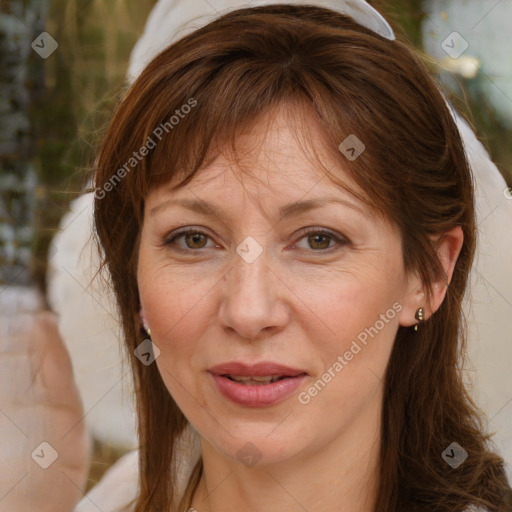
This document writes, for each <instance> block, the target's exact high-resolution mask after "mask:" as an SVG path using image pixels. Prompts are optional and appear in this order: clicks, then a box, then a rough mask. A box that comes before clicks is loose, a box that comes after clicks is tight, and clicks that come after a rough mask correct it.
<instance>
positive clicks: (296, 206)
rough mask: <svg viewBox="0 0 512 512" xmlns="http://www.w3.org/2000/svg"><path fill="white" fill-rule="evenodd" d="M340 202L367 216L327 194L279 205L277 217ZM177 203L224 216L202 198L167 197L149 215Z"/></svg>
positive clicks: (201, 211)
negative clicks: (326, 195)
mask: <svg viewBox="0 0 512 512" xmlns="http://www.w3.org/2000/svg"><path fill="white" fill-rule="evenodd" d="M333 203H335V204H336V203H337V204H342V205H344V206H348V207H350V208H352V209H354V210H357V211H358V212H360V213H362V214H363V215H365V216H368V212H365V211H364V210H363V209H362V208H360V207H359V206H357V205H355V204H354V203H352V202H350V201H346V200H344V199H342V198H340V197H335V196H328V197H318V198H315V199H307V200H304V201H294V202H292V203H288V204H286V205H284V206H281V208H279V214H278V219H279V221H282V220H283V219H286V218H288V217H291V216H293V215H300V214H301V213H305V212H308V211H310V210H315V209H318V208H322V207H324V206H327V205H328V204H333ZM173 205H177V206H182V207H184V208H187V209H188V210H191V211H193V212H196V213H200V214H202V215H205V216H208V217H217V218H219V219H222V218H223V217H224V215H223V212H222V210H220V209H219V208H217V207H216V206H214V205H213V204H212V203H209V202H207V201H203V200H202V199H185V198H183V199H168V200H167V201H164V202H163V203H161V204H159V205H158V206H155V207H154V208H152V209H151V210H150V211H149V214H150V215H154V214H155V213H156V212H158V211H160V210H162V209H164V208H168V207H170V206H173Z"/></svg>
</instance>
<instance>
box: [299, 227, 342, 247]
mask: <svg viewBox="0 0 512 512" xmlns="http://www.w3.org/2000/svg"><path fill="white" fill-rule="evenodd" d="M300 240H307V247H304V246H302V247H301V246H300V245H298V247H299V248H300V249H305V250H311V249H313V252H327V250H328V249H335V248H336V246H338V248H339V247H340V246H344V245H348V244H349V243H350V242H349V241H348V239H346V238H345V237H342V236H339V235H336V234H334V233H331V232H330V231H326V230H325V229H322V230H321V229H313V230H309V231H306V233H304V236H302V237H301V238H300Z"/></svg>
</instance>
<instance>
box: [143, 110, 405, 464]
mask: <svg viewBox="0 0 512 512" xmlns="http://www.w3.org/2000/svg"><path fill="white" fill-rule="evenodd" d="M287 122H288V121H287V118H286V117H285V116H284V115H282V113H278V115H277V117H276V118H275V120H274V123H273V124H272V125H271V127H270V128H269V130H268V132H266V136H265V137H264V139H261V140H262V142H261V141H260V137H261V136H262V135H264V134H265V132H264V128H263V126H262V125H258V126H256V127H254V128H253V129H252V130H251V132H250V133H247V134H244V135H241V136H240V138H239V140H238V142H239V144H244V146H243V147H244V148H245V151H244V152H243V153H242V152H240V154H239V155H238V161H237V163H236V164H234V163H232V162H230V161H229V160H227V159H225V157H223V156H220V157H218V158H217V160H215V161H214V162H213V163H212V164H211V165H209V167H207V168H205V169H203V170H202V171H200V173H199V174H197V175H196V176H195V177H194V179H193V181H192V182H191V183H190V184H189V185H187V186H185V187H182V188H180V189H178V190H176V191H171V190H170V187H168V186H162V187H161V188H158V189H155V190H153V191H151V193H150V194H149V195H148V196H147V199H146V202H145V213H144V225H143V228H142V234H141V241H140V250H139V263H138V284H139V292H140V299H141V304H142V308H143V310H144V313H145V316H146V319H147V323H148V325H149V327H150V328H151V336H152V340H153V342H154V343H155V345H156V346H157V347H158V348H159V349H160V355H159V357H158V358H157V359H156V364H157V365H158V369H159V371H160V374H161V376H162V378H163V381H164V382H165V385H166V386H167V389H168V390H169V392H170V393H171V395H172V396H173V398H174V400H175V401H176V403H177V404H178V406H179V407H180V409H181V410H182V411H183V413H184V414H185V416H186V417H187V419H188V420H189V421H190V422H191V423H192V425H193V426H194V428H195V429H196V430H197V431H198V432H199V434H200V435H201V436H202V438H203V441H204V440H206V441H208V443H209V444H210V445H211V447H213V448H214V449H215V450H216V452H217V453H218V454H221V455H222V456H224V457H226V458H228V459H232V460H240V461H242V462H246V461H247V457H249V459H251V458H252V459H253V460H256V459H258V460H259V462H260V463H269V464H271V463H277V462H283V461H286V460H291V459H292V458H300V457H305V456H308V455H310V454H312V453H314V452H317V451H318V450H322V449H330V448H332V447H335V446H336V445H337V443H342V442H346V440H347V439H351V440H352V441H357V440H358V439H359V440H361V439H362V438H363V437H364V438H366V439H373V440H376V439H377V436H378V430H379V428H380V412H381V404H382V392H383V376H384V372H385V368H386V365H387V363H388V360H389V357H390V352H391V349H392V346H393V342H394V338H395V335H396V332H397V329H398V327H399V324H400V321H401V316H403V315H404V312H403V311H402V308H403V307H405V306H404V304H405V302H406V301H407V297H408V296H409V295H410V293H409V285H408V279H407V275H406V273H405V271H404V266H403V260H402V251H401V239H400V235H399V233H398V231H397V230H396V229H395V228H394V227H393V226H391V225H390V224H388V223H387V222H385V221H384V220H382V219H381V218H380V217H378V216H377V215H376V214H375V213H374V212H372V211H371V209H370V208H369V207H368V206H367V205H365V204H364V203H362V202H360V201H359V200H357V199H356V198H355V197H354V196H352V195H350V194H349V193H348V192H346V191H344V190H343V189H341V188H340V187H339V186H337V185H335V184H333V183H332V182H331V181H329V180H328V178H327V177H326V175H325V174H324V172H323V170H322V168H321V167H320V166H319V165H318V164H315V163H314V162H312V160H311V158H308V157H307V156H306V155H305V154H304V153H303V152H302V150H301V148H300V146H299V145H298V143H297V141H296V139H295V137H294V135H293V127H292V129H290V128H289V126H288V124H287ZM310 130H311V134H312V135H313V136H314V140H315V141H316V147H317V148H320V147H322V139H321V134H320V131H319V128H318V126H316V125H315V124H314V123H313V122H312V124H311V126H310ZM349 164H350V163H349V162H348V161H347V165H349ZM333 165H334V164H333ZM241 168H243V173H242V172H240V170H241ZM247 171H250V173H251V175H250V176H249V174H248V173H247ZM339 173H340V176H341V178H342V179H343V180H344V181H345V183H347V184H348V185H349V186H352V187H354V188H356V187H355V184H354V183H353V182H352V181H351V180H350V179H349V177H348V175H347V174H346V173H345V172H344V171H343V170H342V169H340V170H339ZM311 201H314V202H315V203H314V204H315V205H316V207H314V208H312V207H311V206H312V204H313V203H310V202H311ZM206 203H208V205H209V206H206ZM213 212H216V213H215V214H214V213H213ZM185 229H190V230H191V233H189V234H186V233H185V234H183V231H184V230H185ZM309 231H318V233H316V234H315V233H310V232H309ZM401 311H402V312H401ZM141 341H142V340H141ZM228 363H240V364H241V365H245V367H239V368H236V367H233V366H232V367H224V368H222V367H219V365H224V364H228ZM258 363H264V365H263V366H260V367H259V368H256V369H255V368H251V365H255V364H258ZM265 363H268V364H277V365H283V366H286V367H287V368H288V370H284V369H282V368H272V367H271V366H267V367H265ZM215 367H218V368H215ZM258 370H259V371H258ZM212 372H213V373H212ZM214 374H216V375H214ZM285 374H288V376H287V377H285V378H284V379H282V380H281V381H278V382H276V383H263V384H261V379H260V383H259V384H257V383H255V382H254V381H252V380H249V381H248V380H246V381H245V383H243V382H242V383H241V382H238V383H237V382H235V381H234V380H232V379H231V378H230V377H227V376H222V375H231V376H233V375H234V376H235V380H240V379H239V378H238V377H237V375H238V376H242V377H243V376H245V377H246V378H249V377H251V376H260V377H263V376H265V375H277V376H281V377H282V376H283V375H285ZM263 381H264V379H263ZM343 440H344V441H343ZM248 443H250V444H248Z"/></svg>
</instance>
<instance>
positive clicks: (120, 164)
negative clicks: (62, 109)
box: [95, 5, 511, 512]
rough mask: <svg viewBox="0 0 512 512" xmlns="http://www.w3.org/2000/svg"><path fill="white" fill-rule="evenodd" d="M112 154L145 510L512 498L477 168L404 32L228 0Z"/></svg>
mask: <svg viewBox="0 0 512 512" xmlns="http://www.w3.org/2000/svg"><path fill="white" fill-rule="evenodd" d="M95 178H96V192H95V194H96V202H95V221H96V228H97V233H98V237H99V242H100V243H101V247H102V250H103V251H104V258H105V259H104V261H105V265H106V267H107V268H108V270H109V272H110V274H111V276H112V280H113V285H114V290H115V293H116V296H117V300H118V303H119V306H120V312H121V316H122V322H123V328H124V332H125V337H126V345H127V348H128V351H129V353H130V355H131V362H132V367H133V374H134V378H135V387H136V391H137V407H138V417H139V437H140V450H139V466H140V480H139V487H140V489H139V491H140V492H139V493H138V496H137V497H136V499H135V501H134V503H133V510H135V511H137V512H142V511H146V510H166V511H167V510H179V511H180V512H181V511H184V510H188V509H189V508H190V507H193V508H194V509H196V510H198V511H200V512H216V511H218V510H235V509H245V510H255V511H256V510H276V511H277V510H279V511H281V510H310V511H312V510H344V511H356V510H358V511H359V510H375V511H380V510H386V511H398V510H400V511H401V510H407V511H416V510H417V511H420V510H421V511H426V510H436V511H462V510H469V509H470V508H469V507H471V506H473V507H480V508H479V509H480V510H491V511H498V510H500V511H504V510H511V505H510V501H509V499H510V487H509V484H508V482H507V480H506V477H505V474H504V470H503V461H502V460H501V458H500V457H498V456H497V455H495V454H493V453H492V451H490V449H489V446H488V444H487V443H488V438H487V436H486V435H485V434H484V433H483V432H482V426H481V423H480V418H479V413H478V411H477V410H476V408H475V406H474V404H473V402H472V401H471V399H470V397H469V395H468V394H467V392H466V390H465V388H464V386H463V383H462V379H461V375H460V373H459V368H458V357H459V354H460V352H459V351H460V350H463V349H464V344H463V343H462V345H461V346H459V345H458V342H459V339H460V336H459V334H460V332H461V330H462V324H461V301H462V298H463V294H464V290H465V287H466V282H467V277H468V273H469V270H470V265H471V261H472V257H473V253H474V245H475V222H474V208H473V201H474V198H473V189H472V183H471V174H470V171H469V167H468V164H467V161H466V158H465V155H464V151H463V147H462V142H461V139H460V135H459V132H458V130H457V128H456V125H455V123H454V121H453V118H452V116H451V114H450V112H449V110H448V108H447V106H446V103H445V101H444V99H443V97H442V95H441V94H440V92H439V91H438V89H437V87H436V85H435V84H434V83H433V82H432V80H431V79H430V77H429V76H428V73H427V71H426V70H425V69H424V67H423V66H422V65H421V63H420V62H419V61H418V60H417V58H415V57H414V55H413V54H412V53H411V51H410V50H409V49H408V48H407V47H406V46H405V45H404V44H403V43H401V42H399V41H395V40H393V39H391V38H387V37H384V36H382V35H379V34H377V33H376V32H375V31H374V30H372V29H369V28H366V27H365V26H362V25H360V24H358V23H357V22H355V21H354V20H353V19H352V18H351V17H348V16H345V15H342V14H340V13H337V12H334V11H330V10H326V9H323V8H320V7H312V6H300V7H299V6H291V5H279V6H267V7H258V8H254V9H242V10H237V11H233V12H231V13H228V14H226V15H224V16H221V17H220V18H218V19H216V20H215V21H213V22H212V23H210V24H208V25H207V26H205V27H203V28H200V29H198V30H196V31H195V32H193V33H191V34H189V35H187V36H185V37H184V38H182V39H180V40H179V41H178V42H176V43H174V44H173V45H172V46H170V47H169V48H167V49H166V50H164V51H163V52H162V53H161V54H159V55H158V56H157V57H156V58H155V59H154V60H153V61H151V63H149V65H148V66H147V67H146V68H145V69H144V70H143V72H142V73H141V75H140V76H139V77H138V79H137V80H136V81H135V82H134V84H133V85H132V87H131V89H130V90H129V91H128V93H127V95H126V96H125V98H124V99H123V101H122V103H121V105H120V106H119V108H118V110H117V112H116V114H115V115H114V117H113V120H112V122H111V124H110V127H109V130H108V132H107V135H106V137H105V142H104V144H103V146H102V148H101V151H100V154H99V157H98V161H97V168H96V176H95ZM196 244H197V245H196ZM145 338H147V340H146V341H145ZM149 338H151V340H152V343H151V342H149ZM462 341H463V337H462ZM133 353H134V354H135V356H133V355H132V354H133ZM190 431H195V432H196V433H197V434H198V435H199V439H200V454H198V453H197V451H196V452H192V451H191V452H190V455H189V456H188V457H187V455H188V453H187V451H186V450H185V451H179V450H180V449H181V447H182V446H185V447H186V444H184V445H179V446H178V440H179V439H180V436H184V438H185V436H187V435H188V433H189V432H190ZM185 440H186V439H184V441H185ZM196 455H198V456H197V459H196V458H195V456H196ZM199 455H200V456H199ZM187 459H188V463H190V459H192V463H193V464H192V465H193V466H194V467H193V470H192V471H191V475H190V478H188V475H186V476H187V478H185V484H186V485H184V486H182V485H179V482H178V470H179V469H180V467H181V466H180V465H181V464H183V461H184V460H185V463H187ZM196 461H197V463H196ZM191 469H192V468H191Z"/></svg>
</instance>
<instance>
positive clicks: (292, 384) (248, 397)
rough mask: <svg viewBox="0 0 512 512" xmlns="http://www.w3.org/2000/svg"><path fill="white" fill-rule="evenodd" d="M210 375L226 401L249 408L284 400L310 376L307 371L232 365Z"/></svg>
mask: <svg viewBox="0 0 512 512" xmlns="http://www.w3.org/2000/svg"><path fill="white" fill-rule="evenodd" d="M209 372H210V374H211V375H212V377H213V379H214V382H215V384H216V387H217V389H218V390H219V391H220V393H221V394H222V395H223V396H224V397H225V398H228V399H229V400H231V401H232V402H234V403H236V404H239V405H245V406H250V407H261V406H268V405H272V404H274V403H276V402H280V401H281V400H284V399H285V398H286V397H288V396H289V395H290V394H292V393H293V392H294V391H295V390H296V389H297V387H298V386H299V385H300V384H301V383H302V381H303V380H304V378H305V377H306V376H307V372H306V371H304V370H301V369H298V368H290V367H289V366H284V365H281V364H276V363H271V362H262V363H257V364H252V365H250V364H245V363H241V362H230V363H224V364H220V365H217V366H214V367H212V368H210V370H209Z"/></svg>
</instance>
